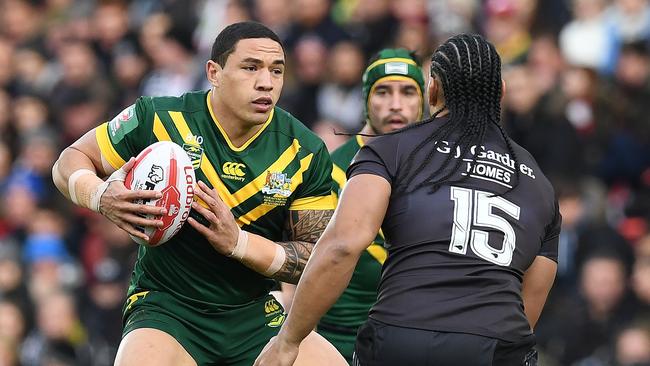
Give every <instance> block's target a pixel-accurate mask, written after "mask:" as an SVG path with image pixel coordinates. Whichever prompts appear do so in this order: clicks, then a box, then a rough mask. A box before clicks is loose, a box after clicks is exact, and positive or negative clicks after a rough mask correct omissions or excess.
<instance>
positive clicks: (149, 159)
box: [124, 141, 196, 246]
mask: <svg viewBox="0 0 650 366" xmlns="http://www.w3.org/2000/svg"><path fill="white" fill-rule="evenodd" d="M195 182H196V179H195V176H194V168H193V167H192V162H191V161H190V157H189V156H188V155H187V153H186V152H185V150H183V149H182V148H181V147H180V146H178V145H177V144H175V143H173V142H171V141H161V142H156V143H155V144H152V145H150V146H148V147H147V148H146V149H144V150H143V151H142V152H141V153H140V154H138V156H137V157H136V158H135V164H134V166H133V168H131V170H130V171H129V173H128V174H127V176H126V180H125V181H124V185H125V186H126V188H128V189H131V190H155V191H160V192H161V193H162V197H161V198H159V199H157V200H155V199H153V200H147V201H146V202H143V200H139V201H136V202H135V203H140V204H146V205H149V206H157V207H164V208H165V210H166V211H167V212H166V213H165V214H164V215H162V216H154V215H145V216H143V217H146V218H147V219H158V220H162V222H163V226H162V227H160V228H154V227H147V228H144V227H136V229H137V230H139V231H141V232H143V233H145V234H146V235H147V236H148V237H149V241H148V242H146V241H144V240H143V239H141V238H138V237H135V236H133V235H131V238H132V239H133V240H134V241H135V242H136V243H138V244H142V245H146V246H157V245H160V244H162V243H164V242H166V241H167V240H169V239H170V238H171V237H172V236H174V235H175V234H176V233H177V232H178V231H179V230H180V229H181V228H182V227H183V224H185V221H186V220H187V217H188V216H189V214H190V209H191V208H192V200H193V199H194V183H195Z"/></svg>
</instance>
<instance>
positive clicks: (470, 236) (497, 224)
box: [449, 187, 520, 266]
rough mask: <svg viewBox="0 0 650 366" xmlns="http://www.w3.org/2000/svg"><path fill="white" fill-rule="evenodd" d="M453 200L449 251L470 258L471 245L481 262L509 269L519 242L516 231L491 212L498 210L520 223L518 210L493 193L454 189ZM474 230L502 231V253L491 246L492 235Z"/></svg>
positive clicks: (452, 191) (517, 207) (452, 192)
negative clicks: (483, 260) (468, 255)
mask: <svg viewBox="0 0 650 366" xmlns="http://www.w3.org/2000/svg"><path fill="white" fill-rule="evenodd" d="M451 200H452V201H454V225H453V228H452V230H451V243H450V244H449V251H450V252H452V253H459V254H467V246H468V244H469V245H470V246H471V247H472V251H473V252H474V253H475V254H476V255H477V256H479V257H480V258H483V259H485V260H486V261H489V262H492V263H494V264H498V265H500V266H508V265H510V262H512V253H513V252H514V251H515V245H516V241H517V238H516V234H515V230H514V229H513V227H512V225H510V223H509V222H508V221H507V220H506V219H504V218H503V217H501V216H498V215H496V214H495V213H494V212H492V209H493V208H498V209H499V210H501V211H503V212H505V213H506V214H507V215H509V216H510V217H512V218H514V219H515V220H519V211H520V209H519V206H517V205H515V204H514V203H512V202H510V201H508V200H506V199H504V198H502V197H495V196H494V194H493V193H489V192H483V191H478V190H472V189H467V188H460V187H451ZM474 226H482V227H484V228H491V229H495V230H499V231H501V232H502V233H503V246H502V247H501V249H497V248H494V247H492V246H490V244H489V243H488V236H489V233H488V232H487V231H484V230H479V229H475V228H474Z"/></svg>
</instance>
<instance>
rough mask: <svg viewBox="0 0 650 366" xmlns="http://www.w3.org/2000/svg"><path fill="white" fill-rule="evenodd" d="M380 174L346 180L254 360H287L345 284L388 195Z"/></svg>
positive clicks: (377, 224)
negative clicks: (278, 323)
mask: <svg viewBox="0 0 650 366" xmlns="http://www.w3.org/2000/svg"><path fill="white" fill-rule="evenodd" d="M390 192H391V188H390V184H389V183H388V181H386V180H385V179H384V178H382V177H379V176H376V175H371V174H360V175H357V176H354V177H353V178H352V179H350V180H349V181H348V183H347V185H346V186H345V189H344V190H343V193H342V194H341V197H340V199H339V205H338V207H337V209H336V211H335V213H334V216H333V218H332V220H331V221H330V223H329V225H328V226H327V228H326V230H325V232H324V233H323V236H322V237H321V238H320V239H319V240H318V243H317V244H316V247H315V248H314V253H313V254H312V256H311V258H310V260H309V263H308V264H307V267H306V268H305V271H304V273H303V275H302V277H301V279H300V282H299V283H298V288H297V289H296V294H295V296H294V299H293V304H292V307H291V311H290V312H289V317H288V318H287V320H286V322H285V323H284V325H283V326H282V329H281V331H280V334H279V335H278V336H277V337H276V338H275V339H274V340H273V341H272V342H271V343H269V345H267V347H266V348H265V350H264V351H262V354H261V355H260V357H259V358H258V360H257V361H256V363H255V364H256V365H291V364H292V363H293V361H294V359H295V355H296V354H297V349H298V345H299V344H300V342H301V341H302V340H303V339H304V338H305V337H306V336H307V335H308V334H309V333H310V332H311V330H312V329H314V327H315V326H316V324H317V323H318V321H319V319H320V318H321V317H322V316H323V314H325V312H327V310H328V309H329V308H330V307H331V306H332V304H334V302H335V301H336V300H337V299H338V297H339V296H340V295H341V293H342V292H343V290H344V289H345V287H346V286H347V285H348V283H349V281H350V278H351V277H352V273H353V272H354V268H355V266H356V263H357V261H358V259H359V256H360V255H361V253H362V252H363V251H364V250H365V249H366V247H367V246H368V244H369V243H371V242H372V240H373V239H374V238H375V235H376V234H377V232H378V231H379V228H380V226H381V223H382V221H383V219H384V215H385V213H386V209H387V207H388V202H389V198H390Z"/></svg>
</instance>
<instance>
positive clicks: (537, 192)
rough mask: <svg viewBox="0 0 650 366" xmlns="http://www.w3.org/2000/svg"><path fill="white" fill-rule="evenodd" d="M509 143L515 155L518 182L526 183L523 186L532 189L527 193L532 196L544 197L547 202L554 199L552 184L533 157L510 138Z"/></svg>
mask: <svg viewBox="0 0 650 366" xmlns="http://www.w3.org/2000/svg"><path fill="white" fill-rule="evenodd" d="M510 144H511V146H512V149H513V150H514V152H515V154H516V155H517V162H518V165H519V166H518V169H517V170H518V171H519V179H520V182H527V183H528V184H525V187H528V190H530V191H532V192H529V194H530V195H531V196H533V197H540V198H544V200H545V201H547V202H551V201H553V200H554V199H555V189H554V188H553V184H551V181H550V180H549V179H548V177H546V175H545V174H544V172H543V171H542V169H541V168H540V167H539V164H537V160H535V157H534V156H533V155H532V154H531V153H530V152H529V151H528V150H526V148H524V147H523V146H521V145H519V144H518V143H517V142H515V141H514V140H512V139H510Z"/></svg>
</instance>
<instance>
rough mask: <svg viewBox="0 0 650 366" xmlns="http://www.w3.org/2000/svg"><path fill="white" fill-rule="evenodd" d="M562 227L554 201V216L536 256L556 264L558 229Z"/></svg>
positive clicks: (560, 217)
mask: <svg viewBox="0 0 650 366" xmlns="http://www.w3.org/2000/svg"><path fill="white" fill-rule="evenodd" d="M561 226H562V215H561V214H560V208H559V205H558V203H557V201H555V214H554V216H553V220H552V221H551V223H550V224H548V226H546V235H545V236H544V239H543V241H542V246H541V247H540V249H539V253H538V254H537V255H541V256H544V257H547V258H549V259H552V260H553V261H555V262H557V247H558V241H559V238H560V227H561Z"/></svg>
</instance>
